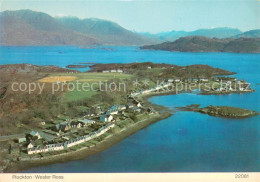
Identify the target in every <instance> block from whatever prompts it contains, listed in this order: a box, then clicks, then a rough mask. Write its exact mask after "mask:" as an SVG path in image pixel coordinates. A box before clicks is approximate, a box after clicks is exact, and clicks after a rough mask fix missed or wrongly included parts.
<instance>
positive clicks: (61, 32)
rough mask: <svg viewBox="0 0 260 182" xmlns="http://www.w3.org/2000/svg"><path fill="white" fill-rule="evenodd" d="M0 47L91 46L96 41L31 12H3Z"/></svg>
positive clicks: (45, 16)
mask: <svg viewBox="0 0 260 182" xmlns="http://www.w3.org/2000/svg"><path fill="white" fill-rule="evenodd" d="M0 19H1V29H0V30H1V34H0V41H1V42H0V44H1V45H93V44H97V41H96V39H94V38H92V37H91V36H88V35H84V34H82V33H78V32H75V31H72V30H70V29H67V28H65V27H64V26H62V25H61V24H60V23H59V22H58V21H56V20H55V19H54V18H52V17H51V16H49V15H47V14H45V13H40V12H34V11H31V10H19V11H4V12H2V13H1V14H0Z"/></svg>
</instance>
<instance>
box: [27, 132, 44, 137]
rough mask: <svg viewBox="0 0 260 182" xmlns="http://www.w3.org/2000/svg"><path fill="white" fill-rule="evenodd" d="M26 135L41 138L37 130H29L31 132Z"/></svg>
mask: <svg viewBox="0 0 260 182" xmlns="http://www.w3.org/2000/svg"><path fill="white" fill-rule="evenodd" d="M28 137H29V138H36V139H40V138H41V135H40V134H39V132H37V131H31V132H30V133H29V134H28Z"/></svg>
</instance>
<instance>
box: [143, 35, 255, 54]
mask: <svg viewBox="0 0 260 182" xmlns="http://www.w3.org/2000/svg"><path fill="white" fill-rule="evenodd" d="M141 49H154V50H166V51H174V52H245V53H256V52H260V39H251V38H240V39H217V38H214V39H210V38H206V37H199V36H191V37H182V38H180V39H178V40H176V41H174V42H164V43H162V44H157V45H148V46H143V47H141Z"/></svg>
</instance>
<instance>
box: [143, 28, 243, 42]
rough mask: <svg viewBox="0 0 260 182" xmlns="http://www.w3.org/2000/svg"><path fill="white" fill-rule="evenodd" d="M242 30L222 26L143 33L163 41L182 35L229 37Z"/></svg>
mask: <svg viewBox="0 0 260 182" xmlns="http://www.w3.org/2000/svg"><path fill="white" fill-rule="evenodd" d="M241 33H242V32H241V31H240V30H238V29H234V28H228V27H222V28H212V29H198V30H195V31H190V32H187V31H171V32H162V33H158V34H149V33H141V34H142V35H144V36H147V37H150V38H151V37H153V38H156V39H159V40H162V41H174V40H177V39H179V38H180V37H187V36H204V37H209V38H214V37H216V38H228V37H232V36H235V35H238V34H241Z"/></svg>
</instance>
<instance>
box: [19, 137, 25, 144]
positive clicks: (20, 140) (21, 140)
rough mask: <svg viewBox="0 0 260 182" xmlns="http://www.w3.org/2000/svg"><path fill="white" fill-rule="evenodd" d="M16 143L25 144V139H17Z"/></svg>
mask: <svg viewBox="0 0 260 182" xmlns="http://www.w3.org/2000/svg"><path fill="white" fill-rule="evenodd" d="M17 142H18V143H23V142H26V138H25V137H22V138H18V139H17Z"/></svg>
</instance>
